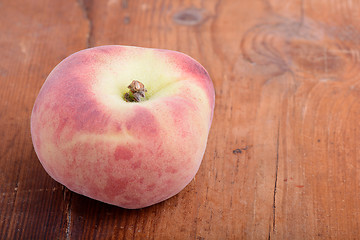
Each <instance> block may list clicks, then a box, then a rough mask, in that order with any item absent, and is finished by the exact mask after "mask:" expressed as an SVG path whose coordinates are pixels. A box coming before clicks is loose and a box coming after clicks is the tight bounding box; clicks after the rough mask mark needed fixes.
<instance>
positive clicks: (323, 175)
mask: <svg viewBox="0 0 360 240" xmlns="http://www.w3.org/2000/svg"><path fill="white" fill-rule="evenodd" d="M104 44H123V45H137V46H144V47H155V48H167V49H173V50H178V51H182V52H184V53H186V54H189V55H191V56H192V57H194V58H195V59H197V60H198V61H199V62H200V63H202V64H203V65H204V66H205V67H206V68H207V70H208V71H209V73H210V75H211V77H212V79H213V81H214V86H215V89H216V109H215V115H214V120H213V127H212V129H211V132H210V136H209V142H208V147H207V150H206V153H205V157H204V159H203V163H202V165H201V167H200V170H199V172H198V174H197V175H196V178H195V179H194V180H193V181H192V182H191V183H190V185H188V186H187V187H186V189H185V190H184V191H182V192H181V193H180V194H178V195H177V196H175V197H173V198H171V199H169V200H167V201H165V202H163V203H160V204H157V205H155V206H152V207H148V208H145V209H141V210H124V209H121V208H118V207H114V206H110V205H107V204H103V203H101V202H98V201H94V200H91V199H88V198H86V197H83V196H80V195H78V194H74V193H71V192H70V191H68V190H66V189H64V188H63V187H62V186H61V185H60V184H58V183H56V182H55V181H54V180H52V179H51V178H50V177H49V176H48V175H47V174H46V173H45V171H44V170H43V168H42V166H41V165H40V163H39V161H38V159H37V157H36V155H35V153H34V150H33V147H32V143H31V138H30V130H29V118H30V113H31V109H32V105H33V102H34V100H35V98H36V96H37V93H38V91H39V89H40V87H41V85H42V83H43V82H44V80H45V78H46V76H47V75H48V74H49V72H50V71H51V69H52V68H53V67H54V66H55V65H56V64H57V63H58V62H59V61H61V60H62V59H63V58H64V57H66V56H67V55H69V54H71V53H73V52H75V51H78V50H81V49H84V48H87V47H92V46H98V45H104ZM359 46H360V3H359V2H358V1H352V0H349V1H342V0H333V1H328V0H318V1H310V0H294V1H280V0H254V1H233V0H218V1H215V0H208V1H200V0H197V1H195V0H193V1H190V0H185V1H170V0H164V1H156V0H149V1H126V0H108V1H106V0H99V1H93V0H62V1H54V0H36V1H21V0H1V1H0V84H1V86H0V100H1V101H0V139H1V144H0V239H20V238H21V239H268V238H271V239H329V238H331V239H360V146H359V144H360V140H359V136H360V122H359V118H360V101H359V97H360V86H359V79H360V76H359V69H360V64H359V58H360V52H359ZM236 149H237V150H236ZM234 150H235V151H234Z"/></svg>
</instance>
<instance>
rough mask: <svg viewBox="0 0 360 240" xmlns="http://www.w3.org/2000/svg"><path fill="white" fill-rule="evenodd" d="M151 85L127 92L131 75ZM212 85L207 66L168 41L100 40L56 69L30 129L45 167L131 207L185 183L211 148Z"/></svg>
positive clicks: (69, 183)
mask: <svg viewBox="0 0 360 240" xmlns="http://www.w3.org/2000/svg"><path fill="white" fill-rule="evenodd" d="M133 80H137V81H139V82H141V83H143V84H144V86H145V88H146V89H147V92H146V93H145V97H144V99H142V101H140V102H131V101H130V102H128V101H126V99H125V97H124V96H125V95H126V94H127V92H129V88H128V86H129V84H130V83H131V82H132V81H133ZM214 103H215V93H214V88H213V84H212V81H211V79H210V77H209V75H208V73H207V72H206V70H205V69H204V68H203V67H202V66H201V65H200V64H199V63H198V62H196V61H195V60H194V59H192V58H190V57H189V56H187V55H185V54H182V53H179V52H175V51H169V50H160V49H149V48H139V47H129V46H116V45H111V46H101V47H95V48H90V49H86V50H82V51H80V52H77V53H74V54H72V55H71V56H69V57H67V58H66V59H64V60H63V61H62V62H61V63H59V64H58V65H57V66H56V67H55V69H54V70H53V71H52V72H51V73H50V75H49V76H48V78H47V79H46V81H45V83H44V85H43V86H42V88H41V90H40V93H39V95H38V97H37V99H36V101H35V104H34V107H33V111H32V115H31V136H32V141H33V145H34V149H35V151H36V154H37V156H38V158H39V160H40V162H41V164H42V165H43V167H44V169H45V170H46V172H47V173H48V174H49V175H50V176H51V177H52V178H53V179H55V180H56V181H58V182H59V183H61V184H63V185H65V186H66V187H67V188H69V189H70V190H72V191H74V192H77V193H79V194H82V195H85V196H88V197H90V198H93V199H96V200H99V201H102V202H105V203H109V204H113V205H116V206H120V207H123V208H129V209H135V208H142V207H146V206H150V205H152V204H155V203H158V202H161V201H163V200H165V199H168V198H170V197H172V196H174V195H176V194H177V193H179V192H180V191H181V190H182V189H183V188H184V187H185V186H186V185H187V184H188V183H189V182H190V181H191V180H192V179H193V177H194V176H195V174H196V172H197V171H198V169H199V166H200V164H201V161H202V158H203V155H204V151H205V148H206V143H207V138H208V133H209V130H210V125H211V121H212V116H213V111H214Z"/></svg>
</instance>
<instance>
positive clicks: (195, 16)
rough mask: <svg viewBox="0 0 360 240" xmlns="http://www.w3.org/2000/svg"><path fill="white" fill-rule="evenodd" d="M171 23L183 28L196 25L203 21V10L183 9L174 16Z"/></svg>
mask: <svg viewBox="0 0 360 240" xmlns="http://www.w3.org/2000/svg"><path fill="white" fill-rule="evenodd" d="M173 21H174V22H175V23H177V24H179V25H185V26H194V25H198V24H200V23H201V22H202V21H203V10H202V9H199V8H187V9H184V10H182V11H180V12H177V13H175V14H174V16H173Z"/></svg>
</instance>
